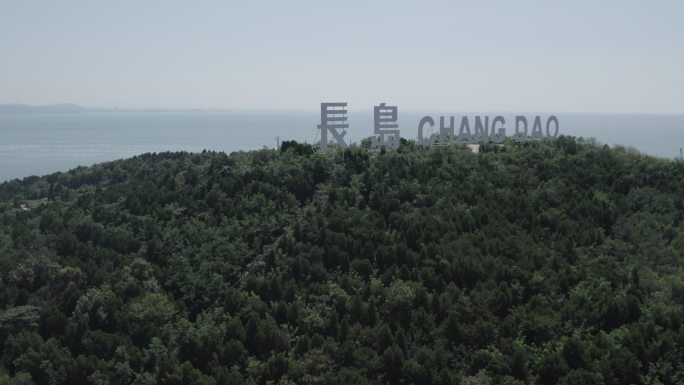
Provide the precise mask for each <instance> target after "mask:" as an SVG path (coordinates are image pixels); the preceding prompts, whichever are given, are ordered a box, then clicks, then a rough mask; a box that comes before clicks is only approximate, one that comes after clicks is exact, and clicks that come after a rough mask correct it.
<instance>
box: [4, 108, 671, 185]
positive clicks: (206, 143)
mask: <svg viewBox="0 0 684 385" xmlns="http://www.w3.org/2000/svg"><path fill="white" fill-rule="evenodd" d="M497 115H501V116H503V117H504V118H505V120H506V123H505V127H506V131H507V134H508V135H511V134H512V133H513V132H514V130H515V116H516V115H522V116H525V117H526V118H527V120H528V121H529V125H530V130H531V125H532V121H533V120H534V117H535V116H537V115H539V116H541V119H542V122H544V124H545V122H546V119H547V118H548V117H549V116H550V115H549V114H546V113H516V114H511V113H505V112H463V111H461V112H448V111H418V110H410V111H401V110H400V111H399V114H398V124H399V129H400V130H401V136H402V137H404V138H410V139H414V138H416V137H417V132H418V122H419V121H420V119H421V118H422V117H423V116H431V117H433V119H434V120H435V122H436V125H437V126H436V127H435V128H434V131H435V132H437V131H438V130H439V127H438V126H439V117H440V116H445V117H446V119H445V121H446V122H447V123H448V122H449V117H450V116H454V117H455V118H456V132H458V125H459V122H460V120H461V117H462V116H468V117H469V119H470V120H471V125H472V124H474V118H475V116H481V117H482V118H484V117H485V116H489V117H490V121H491V120H492V119H493V118H494V117H495V116H497ZM556 116H557V118H558V121H559V126H560V127H559V128H560V130H559V131H560V134H563V135H571V136H575V137H582V138H595V139H596V140H597V141H598V142H600V143H602V144H608V145H610V146H614V145H621V146H624V147H632V148H635V149H637V150H638V151H640V152H642V153H644V154H648V155H652V156H656V157H661V158H670V159H672V158H675V157H679V156H680V149H681V148H682V147H684V114H608V113H606V114H595V113H592V114H586V113H567V114H556ZM348 117H349V125H350V127H349V128H348V129H347V135H346V137H345V138H346V139H347V140H348V141H350V142H358V141H359V140H361V139H363V138H366V137H369V136H371V135H372V134H373V111H372V110H359V111H354V110H350V111H349V113H348ZM319 123H320V111H315V110H311V111H303V110H297V111H111V112H78V113H33V112H32V113H2V114H0V182H3V181H8V180H11V179H14V178H24V177H28V176H32V175H39V176H40V175H46V174H51V173H54V172H57V171H68V170H70V169H73V168H75V167H77V166H81V165H84V166H88V165H92V164H95V163H100V162H106V161H112V160H116V159H122V158H128V157H132V156H134V155H138V154H143V153H148V152H163V151H190V152H199V151H202V150H205V149H206V150H214V151H224V152H226V153H231V152H235V151H248V150H255V149H260V148H275V147H276V146H277V145H278V143H279V142H281V141H283V140H297V141H301V142H308V143H314V142H316V141H317V140H319V133H318V129H317V125H318V124H319ZM552 127H553V126H552ZM471 128H472V127H471ZM552 131H553V130H552ZM426 133H427V134H429V133H430V132H429V131H428V132H426Z"/></svg>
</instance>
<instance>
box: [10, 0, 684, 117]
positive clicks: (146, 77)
mask: <svg viewBox="0 0 684 385" xmlns="http://www.w3.org/2000/svg"><path fill="white" fill-rule="evenodd" d="M683 16H684V1H681V0H673V1H664V0H663V1H645V0H644V1H625V0H619V1H603V0H602V1H596V0H592V1H584V0H582V1H563V2H560V1H559V2H555V1H553V2H552V1H520V0H517V1H468V2H465V1H443V2H442V1H415V2H408V1H370V0H366V1H348V0H337V1H334V2H327V1H295V0H291V1H161V0H160V1H146V0H143V1H140V0H137V1H92V0H90V1H38V0H35V1H34V0H0V52H1V53H2V54H1V55H0V103H11V102H16V103H27V104H49V103H60V102H72V103H78V104H82V105H86V106H93V107H114V106H118V107H122V108H123V107H132V108H147V107H158V108H183V107H190V108H249V109H287V108H298V109H316V108H317V107H318V104H319V103H320V102H321V101H346V102H348V103H349V107H350V108H372V106H373V105H376V104H379V103H380V102H387V103H390V104H396V105H399V106H400V108H420V109H423V108H435V109H447V110H456V111H486V110H502V111H545V112H568V111H576V112H677V113H682V112H684V22H682V17H683Z"/></svg>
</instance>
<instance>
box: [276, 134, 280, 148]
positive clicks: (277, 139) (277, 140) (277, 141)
mask: <svg viewBox="0 0 684 385" xmlns="http://www.w3.org/2000/svg"><path fill="white" fill-rule="evenodd" d="M276 144H277V145H278V147H276V150H277V149H279V148H280V137H279V136H276Z"/></svg>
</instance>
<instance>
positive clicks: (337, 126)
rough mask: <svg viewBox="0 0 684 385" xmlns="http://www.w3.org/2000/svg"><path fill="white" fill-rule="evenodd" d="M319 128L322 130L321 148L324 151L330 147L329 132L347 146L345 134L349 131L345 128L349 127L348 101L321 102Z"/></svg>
mask: <svg viewBox="0 0 684 385" xmlns="http://www.w3.org/2000/svg"><path fill="white" fill-rule="evenodd" d="M318 128H319V129H320V130H321V149H322V150H323V151H325V150H326V149H327V148H328V133H330V134H331V135H332V136H333V138H335V140H336V141H337V144H338V145H339V146H340V147H342V148H346V147H347V143H345V142H344V136H345V135H346V134H347V131H345V130H344V129H345V128H349V124H348V123H347V103H321V124H320V125H319V126H318ZM337 130H342V131H341V132H340V131H337Z"/></svg>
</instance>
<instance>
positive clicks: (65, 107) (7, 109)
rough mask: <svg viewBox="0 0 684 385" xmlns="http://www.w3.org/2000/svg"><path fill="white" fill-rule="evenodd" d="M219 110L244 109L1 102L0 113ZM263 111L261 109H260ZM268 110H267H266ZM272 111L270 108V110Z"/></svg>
mask: <svg viewBox="0 0 684 385" xmlns="http://www.w3.org/2000/svg"><path fill="white" fill-rule="evenodd" d="M218 111H242V110H239V109H225V108H118V107H113V108H111V107H109V108H97V107H83V106H80V105H78V104H74V103H56V104H47V105H42V106H32V105H29V104H20V103H4V104H3V103H0V114H26V113H34V114H54V113H78V112H218ZM260 111H261V110H260ZM264 111H266V110H264ZM269 111H270V110H269Z"/></svg>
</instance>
